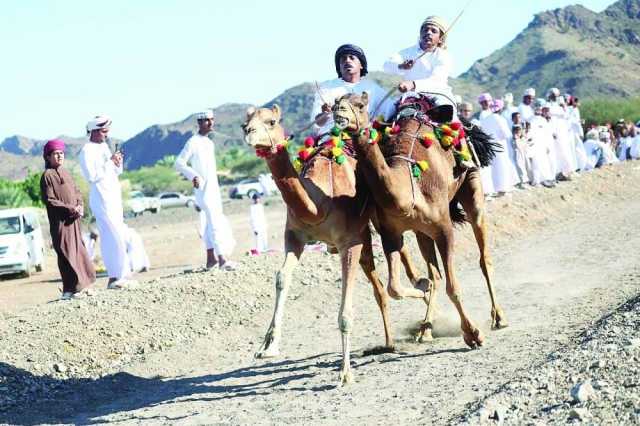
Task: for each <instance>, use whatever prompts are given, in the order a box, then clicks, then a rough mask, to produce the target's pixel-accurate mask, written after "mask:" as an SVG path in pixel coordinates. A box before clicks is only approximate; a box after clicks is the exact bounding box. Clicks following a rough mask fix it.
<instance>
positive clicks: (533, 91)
mask: <svg viewBox="0 0 640 426" xmlns="http://www.w3.org/2000/svg"><path fill="white" fill-rule="evenodd" d="M522 96H531V97H532V98H535V97H536V89H534V88H533V87H529V88H528V89H527V90H525V91H524V94H523V95H522Z"/></svg>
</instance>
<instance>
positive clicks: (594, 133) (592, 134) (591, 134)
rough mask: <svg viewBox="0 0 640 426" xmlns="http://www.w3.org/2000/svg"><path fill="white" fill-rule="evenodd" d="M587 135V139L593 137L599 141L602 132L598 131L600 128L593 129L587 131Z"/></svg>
mask: <svg viewBox="0 0 640 426" xmlns="http://www.w3.org/2000/svg"><path fill="white" fill-rule="evenodd" d="M585 136H586V138H587V139H592V140H596V141H597V140H598V138H599V137H600V132H598V129H591V130H589V131H588V132H587V134H586V135H585Z"/></svg>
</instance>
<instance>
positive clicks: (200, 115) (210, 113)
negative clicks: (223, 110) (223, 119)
mask: <svg viewBox="0 0 640 426" xmlns="http://www.w3.org/2000/svg"><path fill="white" fill-rule="evenodd" d="M207 118H208V119H212V118H213V111H211V110H210V109H205V110H204V111H201V112H198V113H196V120H206V119H207Z"/></svg>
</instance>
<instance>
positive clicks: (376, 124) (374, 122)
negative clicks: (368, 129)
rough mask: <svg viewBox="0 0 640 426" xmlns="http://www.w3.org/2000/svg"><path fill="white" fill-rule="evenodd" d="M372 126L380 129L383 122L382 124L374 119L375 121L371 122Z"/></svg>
mask: <svg viewBox="0 0 640 426" xmlns="http://www.w3.org/2000/svg"><path fill="white" fill-rule="evenodd" d="M371 126H372V127H373V128H374V129H376V130H380V129H381V128H382V124H380V122H379V121H378V120H373V123H371Z"/></svg>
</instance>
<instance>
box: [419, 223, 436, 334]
mask: <svg viewBox="0 0 640 426" xmlns="http://www.w3.org/2000/svg"><path fill="white" fill-rule="evenodd" d="M416 238H417V240H418V247H419V248H420V253H422V257H423V258H424V260H425V262H427V268H428V270H429V286H428V288H427V292H428V293H429V302H428V303H427V312H426V314H425V318H424V322H423V325H422V327H421V329H420V334H419V335H418V339H417V340H418V342H421V343H422V342H428V341H432V340H433V317H434V315H435V312H436V310H437V305H436V294H437V290H438V286H439V284H440V280H441V275H440V271H439V269H438V258H437V257H436V247H435V243H434V241H433V240H432V239H431V237H429V236H427V235H425V234H422V233H419V232H416Z"/></svg>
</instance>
